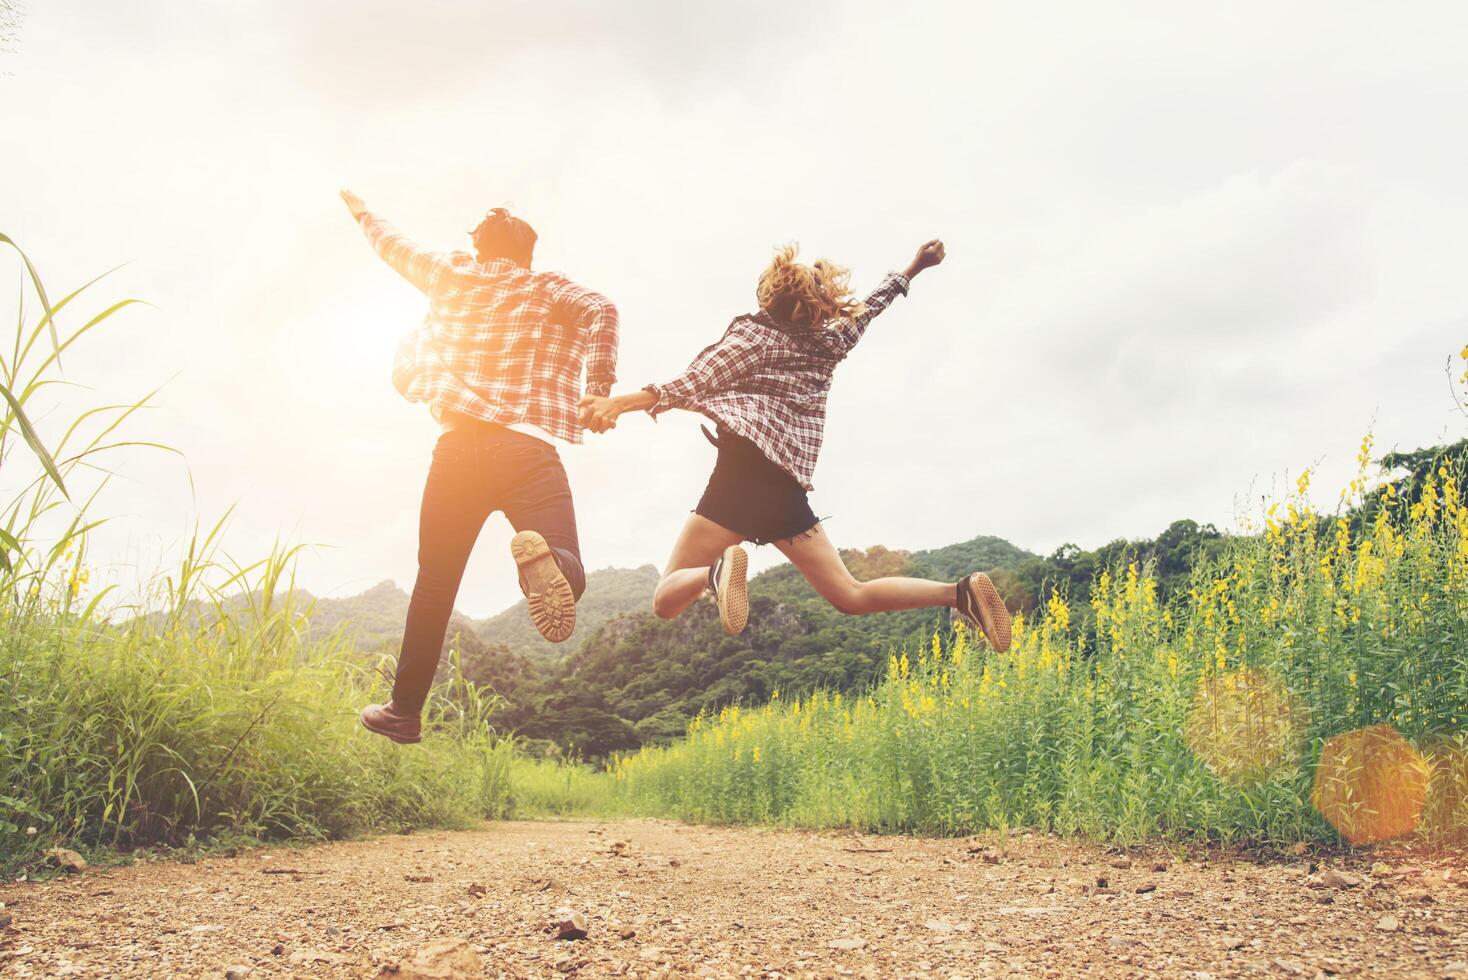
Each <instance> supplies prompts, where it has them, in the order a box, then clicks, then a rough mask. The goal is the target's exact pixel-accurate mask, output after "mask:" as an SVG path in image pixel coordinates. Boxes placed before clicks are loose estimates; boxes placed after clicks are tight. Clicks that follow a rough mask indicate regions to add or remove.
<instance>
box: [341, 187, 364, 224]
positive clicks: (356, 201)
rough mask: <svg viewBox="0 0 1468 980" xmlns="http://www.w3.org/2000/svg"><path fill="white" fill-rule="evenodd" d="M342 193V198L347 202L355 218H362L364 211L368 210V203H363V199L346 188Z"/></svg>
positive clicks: (348, 208)
mask: <svg viewBox="0 0 1468 980" xmlns="http://www.w3.org/2000/svg"><path fill="white" fill-rule="evenodd" d="M341 193H342V200H343V201H346V202H347V210H348V211H350V212H352V217H353V218H354V219H356V218H360V217H361V216H362V212H363V211H366V210H367V205H365V204H363V203H362V199H361V198H360V197H358V196H357V195H355V194H353V193H352V192H351V191H349V190H347V189H346V188H343V189H342V192H341Z"/></svg>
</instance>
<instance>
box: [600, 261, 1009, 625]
mask: <svg viewBox="0 0 1468 980" xmlns="http://www.w3.org/2000/svg"><path fill="white" fill-rule="evenodd" d="M795 256H796V250H795V248H794V247H793V246H792V247H787V248H785V249H783V250H782V251H780V252H779V253H778V254H777V255H776V256H775V259H774V261H773V262H771V263H770V266H769V268H767V269H765V271H764V274H763V275H761V276H760V277H759V286H758V289H757V291H756V295H757V297H758V299H759V306H760V309H759V312H758V313H753V314H748V315H744V316H739V317H736V318H735V319H734V321H733V322H732V323H731V324H730V325H729V328H728V329H727V330H726V331H724V336H723V337H722V338H720V340H719V341H718V342H717V343H715V344H713V345H711V346H709V347H706V348H704V350H703V351H702V352H701V353H700V354H699V355H698V356H697V357H696V358H694V360H693V363H692V364H690V365H689V366H688V369H687V370H686V371H684V372H683V373H682V374H681V375H679V376H678V377H677V378H674V379H673V380H672V381H669V382H667V383H666V384H661V385H648V386H647V387H646V388H643V389H642V390H641V391H638V392H635V393H628V394H624V395H618V396H615V397H600V396H597V395H588V396H586V397H585V398H583V399H582V400H581V403H580V404H581V420H582V423H583V424H585V425H586V427H587V428H589V429H591V430H592V431H594V432H605V431H607V430H608V429H610V428H613V427H614V426H615V425H616V421H617V418H618V416H620V415H621V414H622V413H624V412H633V411H646V412H648V413H650V414H651V415H653V416H654V417H656V416H657V415H658V414H660V413H662V412H666V411H668V410H669V409H673V408H681V409H686V410H689V411H694V412H700V413H702V414H703V415H706V416H708V417H709V418H710V419H711V420H712V421H713V422H714V423H715V424H716V425H717V427H718V432H717V434H716V435H711V434H709V432H708V429H707V428H705V429H704V434H705V435H707V436H708V437H709V440H710V441H711V442H713V443H714V445H715V446H716V447H717V448H718V459H717V462H715V464H714V472H713V475H712V476H711V477H710V478H709V482H708V488H707V489H706V490H704V493H703V498H702V499H701V500H699V502H698V507H697V508H696V509H695V510H694V513H693V516H691V517H690V518H689V519H688V523H687V524H685V525H684V526H683V533H682V534H681V535H679V537H678V542H677V544H675V545H674V546H673V556H672V558H671V559H670V560H669V561H668V568H667V571H665V572H664V573H663V577H662V580H661V581H660V582H658V586H657V591H656V592H655V593H654V594H653V610H654V611H655V612H656V613H657V615H658V616H660V617H662V618H664V619H671V618H673V617H675V616H677V615H678V614H679V613H681V612H682V611H683V610H685V609H687V608H688V607H689V606H690V605H692V604H693V603H694V601H696V600H697V599H698V598H699V597H700V596H702V595H704V594H705V593H710V594H712V596H713V598H714V600H715V601H716V602H717V604H718V607H719V619H720V621H721V622H722V623H723V625H724V629H726V630H727V631H728V632H730V633H739V632H741V631H743V629H744V626H745V623H746V621H747V620H748V617H749V597H748V593H747V590H746V576H747V573H748V567H749V561H748V556H747V554H746V553H745V551H744V548H743V547H741V542H743V541H753V542H755V543H756V544H766V543H773V544H774V545H775V547H777V548H779V549H780V551H781V552H783V553H784V554H785V556H786V557H787V558H789V559H790V561H791V562H792V563H793V564H794V565H795V567H796V568H797V569H799V570H800V573H801V574H802V575H804V576H805V579H806V581H808V582H810V584H811V585H812V586H813V587H814V588H815V590H816V591H817V592H819V593H820V594H821V596H822V597H824V598H825V599H826V601H828V602H830V603H831V605H833V606H835V607H836V608H837V609H839V610H840V611H841V612H843V613H847V614H848V615H860V614H865V613H876V612H890V611H894V610H898V609H921V608H927V607H941V606H947V607H951V608H956V609H957V611H958V614H959V615H960V616H962V617H963V618H965V619H967V620H968V621H969V622H970V623H972V624H974V625H975V626H977V627H978V628H979V629H981V630H982V631H983V634H984V636H985V637H986V638H987V639H988V641H989V644H990V645H991V646H992V647H994V649H996V650H999V651H1004V650H1007V649H1008V648H1009V630H1010V623H1009V613H1008V611H1007V610H1006V609H1005V608H1004V602H1003V601H1002V600H1001V599H1000V597H999V593H998V592H997V591H996V590H995V588H994V583H993V582H991V581H990V580H989V576H987V575H985V574H984V573H983V572H974V573H973V574H971V575H968V576H965V577H964V578H963V579H961V580H960V581H959V582H958V583H957V584H955V583H952V582H932V581H926V580H923V579H914V578H879V579H876V580H874V581H871V582H859V581H857V580H856V578H854V577H853V576H852V574H851V572H850V571H848V570H847V568H846V565H845V563H844V562H842V560H841V555H840V554H839V553H838V552H837V551H836V548H835V546H834V545H833V544H832V543H831V539H830V538H828V537H827V536H826V533H825V531H824V530H823V529H822V527H821V524H820V521H819V519H817V517H816V516H815V513H814V512H813V511H812V510H811V507H810V503H809V501H808V500H807V493H808V492H809V491H810V490H811V476H812V474H813V472H814V470H815V466H816V457H817V455H818V454H819V452H820V449H821V437H822V433H823V430H824V428H825V423H826V396H827V394H828V393H829V391H830V388H831V376H832V374H833V373H834V372H835V370H836V366H837V365H838V364H840V363H841V361H842V360H843V359H844V358H845V357H846V355H847V354H849V353H850V352H851V349H852V348H853V347H855V346H856V344H857V341H859V340H861V337H862V334H863V333H865V332H866V329H867V327H868V326H869V325H870V324H871V322H872V320H873V319H875V318H876V316H877V314H879V313H881V312H882V311H883V310H885V309H886V308H887V306H888V305H889V304H890V303H891V302H892V301H893V300H894V299H896V298H897V296H898V295H899V294H906V293H907V290H908V285H909V283H911V281H912V280H913V279H914V278H915V277H916V276H917V275H918V273H920V272H922V271H923V270H924V269H926V268H928V267H930V266H934V265H937V264H938V263H940V262H942V261H943V243H942V242H941V241H938V240H937V239H934V240H933V241H930V242H928V243H927V244H925V245H923V246H922V248H920V249H918V253H917V255H916V256H915V257H914V258H913V260H912V263H911V264H910V265H908V267H907V270H906V271H905V272H903V273H901V274H898V273H890V274H889V275H888V276H887V277H886V278H885V279H883V280H882V283H881V285H879V286H878V287H877V288H876V290H875V291H874V292H873V293H872V294H871V295H870V296H868V297H867V298H866V299H865V300H864V301H860V302H858V301H857V299H856V298H855V297H854V296H853V295H852V293H851V290H850V287H849V286H848V281H849V279H850V274H849V272H848V271H847V270H846V269H844V268H841V267H840V266H836V265H833V264H831V263H830V262H826V261H824V260H822V261H818V262H816V263H815V264H814V265H803V264H801V263H799V262H796V261H795Z"/></svg>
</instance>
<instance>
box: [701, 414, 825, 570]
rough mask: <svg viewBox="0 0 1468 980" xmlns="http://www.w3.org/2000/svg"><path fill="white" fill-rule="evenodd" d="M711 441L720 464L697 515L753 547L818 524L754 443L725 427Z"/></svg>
mask: <svg viewBox="0 0 1468 980" xmlns="http://www.w3.org/2000/svg"><path fill="white" fill-rule="evenodd" d="M704 434H705V435H708V430H707V429H704ZM709 441H710V442H712V443H713V444H714V445H715V446H718V447H719V458H718V461H717V462H715V463H714V472H713V475H712V476H710V477H709V485H708V487H707V488H706V489H705V490H704V492H703V497H702V498H700V499H699V501H698V506H697V507H695V508H694V509H693V512H694V513H695V514H698V515H699V516H701V517H706V518H708V519H709V520H711V521H713V522H714V523H715V524H717V525H719V526H720V527H726V528H728V529H729V530H731V531H737V532H738V533H740V534H742V535H744V537H745V540H747V541H753V542H754V543H755V544H769V543H770V542H772V541H783V540H785V539H786V538H793V537H795V536H796V535H799V534H804V533H805V532H806V531H809V530H810V529H811V528H813V527H815V526H816V525H817V524H819V523H820V518H818V517H816V515H815V513H814V512H813V511H812V510H811V509H810V501H809V500H808V499H806V494H805V488H804V487H802V486H801V485H800V484H799V483H796V482H795V477H793V476H791V475H790V474H789V473H786V472H785V471H784V470H783V469H781V468H780V467H778V466H776V465H775V464H774V463H772V462H770V460H769V457H767V456H766V455H765V454H764V453H762V452H760V451H759V447H757V446H756V445H755V444H754V443H752V442H750V441H749V440H748V439H745V438H744V437H743V436H737V435H735V434H734V433H732V432H730V431H729V430H727V429H725V428H723V427H720V428H719V434H718V437H717V438H715V437H713V436H710V437H709Z"/></svg>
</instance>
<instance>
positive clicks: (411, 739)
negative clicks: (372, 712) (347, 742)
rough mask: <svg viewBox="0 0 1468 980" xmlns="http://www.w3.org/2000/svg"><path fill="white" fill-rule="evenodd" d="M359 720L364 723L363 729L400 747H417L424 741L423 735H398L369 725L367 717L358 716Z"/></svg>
mask: <svg viewBox="0 0 1468 980" xmlns="http://www.w3.org/2000/svg"><path fill="white" fill-rule="evenodd" d="M357 720H358V721H360V722H361V723H362V727H363V728H365V729H367V730H368V731H369V732H371V733H372V734H374V735H381V736H382V737H383V738H385V739H388V740H389V741H392V742H397V743H398V744H399V745H417V744H418V743H419V742H421V741H423V736H422V735H398V734H396V733H394V732H389V731H387V730H385V729H382V728H376V727H374V726H373V725H371V724H369V723H368V721H367V718H366V716H365V715H360V714H359V715H357Z"/></svg>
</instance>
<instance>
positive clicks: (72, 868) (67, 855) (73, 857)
mask: <svg viewBox="0 0 1468 980" xmlns="http://www.w3.org/2000/svg"><path fill="white" fill-rule="evenodd" d="M46 863H47V864H49V865H51V866H52V867H53V868H60V869H61V870H62V871H65V872H67V873H69V874H79V873H81V872H83V871H85V870H87V859H86V858H84V857H82V856H81V855H80V854H78V853H77V852H76V851H73V850H70V849H68V848H65V847H53V848H51V849H50V850H49V851H47V852H46Z"/></svg>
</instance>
